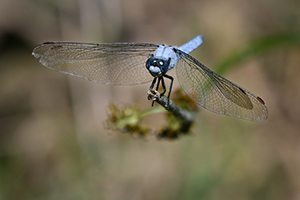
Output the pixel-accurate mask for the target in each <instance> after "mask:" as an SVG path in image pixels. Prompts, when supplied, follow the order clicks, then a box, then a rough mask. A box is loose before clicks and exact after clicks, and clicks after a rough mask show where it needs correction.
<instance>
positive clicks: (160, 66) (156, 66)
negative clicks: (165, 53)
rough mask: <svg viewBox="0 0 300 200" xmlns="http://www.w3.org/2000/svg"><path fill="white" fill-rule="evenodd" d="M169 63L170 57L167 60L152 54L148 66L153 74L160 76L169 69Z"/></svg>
mask: <svg viewBox="0 0 300 200" xmlns="http://www.w3.org/2000/svg"><path fill="white" fill-rule="evenodd" d="M169 64H170V59H169V60H168V61H166V60H163V59H159V58H155V57H153V56H152V57H150V58H149V59H148V60H147V62H146V68H147V69H148V71H149V72H150V74H151V75H152V76H154V77H160V76H162V75H164V74H165V73H166V72H167V71H168V68H169Z"/></svg>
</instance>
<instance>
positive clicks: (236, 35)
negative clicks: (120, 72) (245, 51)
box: [0, 0, 300, 200]
mask: <svg viewBox="0 0 300 200" xmlns="http://www.w3.org/2000/svg"><path fill="white" fill-rule="evenodd" d="M299 27H300V1H298V0H286V1H283V0H282V1H280V0H278V1H271V0H251V1H250V0H240V1H239V0H228V1H222V0H200V1H197V0H192V1H183V0H179V1H174V0H160V1H159V0H153V1H139V0H124V1H120V0H77V1H75V0H62V1H52V0H21V1H20V0H1V3H0V199H23V200H25V199H31V200H34V199H46V200H47V199H49V200H50V199H72V200H74V199H114V200H115V199H122V200H124V199H130V200H139V199H143V200H150V199H155V200H158V199H173V200H174V199H223V200H224V199H231V200H232V199H238V200H242V199H256V200H258V199H261V200H264V199H272V200H276V199H283V200H287V199H299V198H300V138H299V136H300V106H299V95H300V80H299V71H300V70H299V69H300V68H299V65H300V49H299V43H298V44H296V43H295V45H293V42H290V43H289V45H284V44H283V45H281V46H280V45H279V46H277V47H276V48H275V47H274V48H272V49H271V50H268V51H261V52H260V53H257V54H256V52H254V53H253V56H250V57H248V58H247V59H244V60H243V61H242V62H240V63H239V64H238V65H237V66H235V68H233V69H232V70H229V71H227V72H226V73H225V74H222V75H223V76H225V77H226V78H228V79H230V80H232V81H233V82H235V83H237V84H239V85H241V86H243V87H245V88H247V89H249V90H250V91H252V92H254V93H255V94H257V95H259V96H260V97H262V98H263V99H264V100H265V102H266V104H267V106H268V109H269V118H268V120H267V121H266V122H263V123H254V122H248V121H244V120H240V119H235V118H231V117H227V116H221V115H217V114H213V113H211V112H209V111H206V110H201V112H200V113H199V115H198V116H197V123H196V125H195V127H194V129H193V133H194V134H193V135H192V136H183V137H181V138H180V139H179V140H176V141H168V140H156V138H155V137H150V138H149V139H146V140H144V139H134V138H132V137H131V136H129V135H125V134H121V133H118V132H109V131H107V130H106V129H105V128H104V126H103V122H104V121H105V119H106V118H107V114H106V110H107V108H108V105H109V103H111V102H113V103H116V104H117V105H118V104H125V105H127V104H128V105H132V104H134V103H138V104H139V105H140V107H141V108H142V109H147V108H150V106H151V102H150V101H148V100H147V96H146V92H147V90H148V87H149V84H145V85H138V86H130V87H128V86H108V85H101V84H96V83H92V82H88V81H85V80H81V79H78V78H74V77H69V76H66V75H64V74H61V73H57V72H55V71H51V70H48V69H47V68H45V67H43V66H42V65H41V64H40V63H39V62H38V60H36V59H34V58H33V57H32V56H31V52H32V49H33V48H34V46H35V45H37V44H39V43H41V42H45V41H62V40H64V41H81V42H148V43H166V44H172V45H178V46H179V45H181V44H183V43H184V42H186V41H188V40H189V39H192V38H193V37H194V36H196V35H199V34H201V35H203V36H204V43H203V44H202V45H201V46H200V47H199V49H197V50H196V51H195V52H193V54H192V55H193V56H194V57H195V58H197V59H198V60H199V61H200V62H202V63H204V64H205V65H207V66H209V67H210V68H212V69H214V66H215V65H216V64H217V63H219V62H221V61H222V59H225V58H226V56H227V55H230V54H232V53H233V54H234V52H235V50H236V49H239V48H240V47H242V46H243V45H245V44H249V43H250V44H251V41H253V40H255V39H256V38H260V37H268V36H269V35H273V34H277V33H290V32H292V33H295V35H296V36H297V34H298V33H300V28H299ZM172 75H175V74H174V72H172ZM176 81H177V79H176V76H175V82H176ZM177 87H179V86H178V83H177V82H176V85H175V88H177ZM146 120H148V121H149V122H150V124H151V126H153V127H154V128H159V126H160V125H161V124H162V123H164V118H163V117H162V116H156V115H153V116H150V117H148V118H147V119H146ZM146 123H147V122H146Z"/></svg>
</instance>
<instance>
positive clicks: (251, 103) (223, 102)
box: [33, 39, 268, 121]
mask: <svg viewBox="0 0 300 200" xmlns="http://www.w3.org/2000/svg"><path fill="white" fill-rule="evenodd" d="M201 43H202V41H201V40H200V39H199V41H198V44H197V45H198V46H199V45H200V44H201ZM158 47H159V45H156V44H138V43H103V44H92V43H74V42H46V43H43V44H40V45H38V46H37V47H35V48H34V50H33V55H34V56H35V57H36V58H39V59H40V62H41V63H42V64H43V65H44V66H46V67H48V68H50V69H53V70H56V71H59V72H62V73H65V74H69V75H72V76H76V77H80V78H83V79H86V80H90V81H94V82H98V83H104V84H113V85H133V84H141V83H147V82H150V81H151V80H153V76H151V74H150V73H149V72H148V70H147V69H146V66H145V65H146V64H145V63H146V61H147V59H148V58H150V57H151V56H153V54H154V53H155V51H156V49H157V48H158ZM173 49H174V51H175V53H176V54H177V55H178V57H179V58H180V60H179V61H178V63H177V65H176V73H177V78H178V81H179V84H180V86H181V87H182V89H183V90H184V91H185V93H186V94H187V95H188V96H189V97H190V98H191V99H193V100H194V101H195V102H197V103H198V104H199V105H200V106H202V107H204V108H206V109H208V110H210V111H212V112H215V113H219V114H224V115H229V116H233V117H237V118H242V119H247V120H251V121H264V120H266V119H267V117H268V111H267V107H266V106H265V103H264V101H263V100H262V99H261V98H260V97H258V96H256V95H255V94H253V93H251V92H250V91H248V90H246V89H244V88H242V87H240V86H238V85H236V84H234V83H232V82H230V81H229V80H227V79H225V78H223V77H222V76H220V75H218V74H216V73H214V72H213V71H211V70H210V69H209V68H207V67H205V66H204V65H202V64H201V63H200V62H199V61H197V60H196V59H194V58H193V57H191V56H190V55H189V54H186V53H185V52H183V51H181V50H180V49H178V48H175V47H174V48H173Z"/></svg>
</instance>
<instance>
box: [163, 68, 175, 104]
mask: <svg viewBox="0 0 300 200" xmlns="http://www.w3.org/2000/svg"><path fill="white" fill-rule="evenodd" d="M164 77H166V78H168V79H170V80H171V83H170V88H169V94H168V109H169V102H170V95H171V91H172V87H173V81H174V78H173V77H172V76H169V75H167V74H165V75H164ZM164 92H166V89H164Z"/></svg>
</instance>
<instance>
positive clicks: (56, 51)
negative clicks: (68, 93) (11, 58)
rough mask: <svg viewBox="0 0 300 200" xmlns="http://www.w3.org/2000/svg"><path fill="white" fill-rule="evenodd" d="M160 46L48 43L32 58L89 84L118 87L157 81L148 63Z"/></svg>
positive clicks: (37, 50)
mask: <svg viewBox="0 0 300 200" xmlns="http://www.w3.org/2000/svg"><path fill="white" fill-rule="evenodd" d="M157 47H158V45H155V44H135V43H102V44H93V43H74V42H45V43H42V44H40V45H38V46H36V47H35V48H34V49H33V52H32V54H33V55H34V56H35V57H36V58H39V59H40V62H41V63H42V64H43V65H44V66H45V67H48V68H50V69H53V70H56V71H59V72H62V73H65V74H69V75H72V76H76V77H80V78H83V79H86V80H90V81H94V82H98V83H105V84H116V85H131V84H140V83H146V82H149V81H151V80H152V79H153V77H152V76H151V75H150V74H149V72H148V70H147V69H146V66H145V63H146V61H147V59H148V58H149V57H150V55H151V54H153V53H154V51H155V50H156V48H157Z"/></svg>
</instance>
